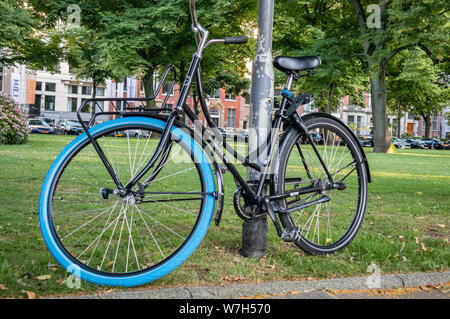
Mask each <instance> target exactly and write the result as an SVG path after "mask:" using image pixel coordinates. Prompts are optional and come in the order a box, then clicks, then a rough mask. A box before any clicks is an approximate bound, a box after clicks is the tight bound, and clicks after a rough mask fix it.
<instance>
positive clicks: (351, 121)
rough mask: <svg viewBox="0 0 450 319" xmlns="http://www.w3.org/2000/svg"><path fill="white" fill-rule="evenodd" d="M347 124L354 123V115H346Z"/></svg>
mask: <svg viewBox="0 0 450 319" xmlns="http://www.w3.org/2000/svg"><path fill="white" fill-rule="evenodd" d="M347 124H348V125H350V124H355V117H354V116H353V115H349V116H348V117H347Z"/></svg>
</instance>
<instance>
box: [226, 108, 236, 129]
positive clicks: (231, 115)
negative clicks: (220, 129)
mask: <svg viewBox="0 0 450 319" xmlns="http://www.w3.org/2000/svg"><path fill="white" fill-rule="evenodd" d="M235 124H236V110H228V116H227V127H235Z"/></svg>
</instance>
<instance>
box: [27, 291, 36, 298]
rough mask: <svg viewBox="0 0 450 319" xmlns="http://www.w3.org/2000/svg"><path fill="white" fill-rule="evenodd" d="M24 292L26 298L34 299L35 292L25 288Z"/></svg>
mask: <svg viewBox="0 0 450 319" xmlns="http://www.w3.org/2000/svg"><path fill="white" fill-rule="evenodd" d="M25 293H26V294H27V297H28V299H36V294H35V293H34V292H32V291H28V290H26V291H25Z"/></svg>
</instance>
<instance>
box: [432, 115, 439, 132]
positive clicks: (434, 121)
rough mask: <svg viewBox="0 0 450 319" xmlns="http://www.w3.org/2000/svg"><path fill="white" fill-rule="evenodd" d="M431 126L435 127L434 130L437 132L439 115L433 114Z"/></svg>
mask: <svg viewBox="0 0 450 319" xmlns="http://www.w3.org/2000/svg"><path fill="white" fill-rule="evenodd" d="M431 127H432V128H433V132H436V131H437V130H438V117H437V115H433V118H432V119H431Z"/></svg>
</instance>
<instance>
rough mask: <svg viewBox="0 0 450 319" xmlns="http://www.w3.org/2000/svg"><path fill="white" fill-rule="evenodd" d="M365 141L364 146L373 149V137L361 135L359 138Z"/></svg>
mask: <svg viewBox="0 0 450 319" xmlns="http://www.w3.org/2000/svg"><path fill="white" fill-rule="evenodd" d="M361 138H363V139H364V140H365V144H366V146H369V147H373V136H372V135H363V136H361Z"/></svg>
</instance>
